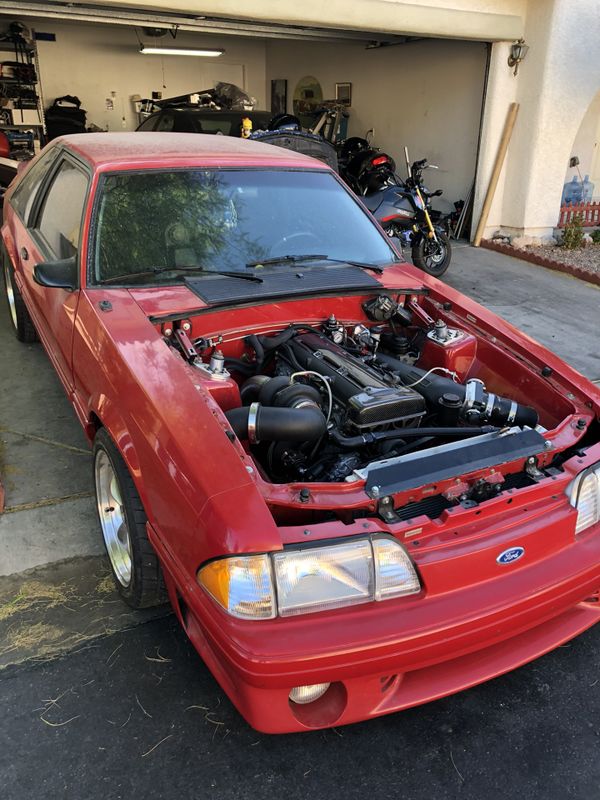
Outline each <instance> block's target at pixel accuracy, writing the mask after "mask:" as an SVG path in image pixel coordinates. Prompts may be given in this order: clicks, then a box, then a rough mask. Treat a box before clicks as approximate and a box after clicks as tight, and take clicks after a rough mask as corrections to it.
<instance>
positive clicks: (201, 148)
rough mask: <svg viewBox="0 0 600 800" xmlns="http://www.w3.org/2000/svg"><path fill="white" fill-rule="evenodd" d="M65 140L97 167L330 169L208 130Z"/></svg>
mask: <svg viewBox="0 0 600 800" xmlns="http://www.w3.org/2000/svg"><path fill="white" fill-rule="evenodd" d="M58 144H62V145H63V146H64V147H66V148H68V149H69V150H71V151H72V152H74V153H76V154H78V155H79V156H81V157H82V158H84V159H85V160H86V161H87V162H88V163H89V164H91V165H92V167H93V168H94V169H99V170H102V169H107V168H108V167H110V166H115V167H119V168H123V167H126V166H131V167H138V168H139V167H143V166H147V167H148V168H156V167H157V166H161V164H165V165H166V164H169V165H173V164H176V163H177V162H181V165H182V166H194V165H198V166H202V165H203V164H206V165H212V166H215V165H218V166H252V167H257V166H258V167H260V166H265V167H269V166H272V167H299V168H303V169H310V168H313V169H327V167H326V165H324V164H323V162H322V161H317V160H316V159H314V158H310V157H309V156H305V155H302V154H301V153H295V152H293V151H292V150H285V149H284V148H282V147H275V146H274V145H269V144H264V143H261V142H255V141H250V140H248V139H238V138H235V137H232V136H215V135H214V134H203V133H167V132H160V133H150V132H146V131H140V132H132V133H77V134H73V135H71V136H61V137H59V138H58V139H55V140H54V141H53V145H58Z"/></svg>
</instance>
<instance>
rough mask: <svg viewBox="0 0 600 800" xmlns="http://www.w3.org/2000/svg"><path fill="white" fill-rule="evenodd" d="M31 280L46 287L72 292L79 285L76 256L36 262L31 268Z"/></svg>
mask: <svg viewBox="0 0 600 800" xmlns="http://www.w3.org/2000/svg"><path fill="white" fill-rule="evenodd" d="M33 280H34V281H35V282H36V283H39V285H40V286H46V287H47V288H48V289H66V290H67V291H69V292H72V291H73V290H74V289H77V287H78V285H79V275H78V268H77V256H76V255H73V256H70V257H69V258H63V259H61V260H60V261H42V262H41V263H40V264H36V265H35V267H34V268H33Z"/></svg>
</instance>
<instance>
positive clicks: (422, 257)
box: [412, 231, 452, 278]
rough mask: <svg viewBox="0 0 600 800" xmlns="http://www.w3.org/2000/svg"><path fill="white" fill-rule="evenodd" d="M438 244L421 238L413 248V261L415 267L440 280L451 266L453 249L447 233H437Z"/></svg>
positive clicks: (424, 237)
mask: <svg viewBox="0 0 600 800" xmlns="http://www.w3.org/2000/svg"><path fill="white" fill-rule="evenodd" d="M435 235H436V237H437V242H436V241H435V240H434V239H429V238H428V237H427V236H420V237H419V241H418V242H416V243H415V244H414V245H413V247H412V260H413V264H414V265H415V267H418V268H419V269H422V270H423V272H426V273H427V274H428V275H433V276H434V277H436V278H439V277H440V276H441V275H443V274H444V272H446V270H447V269H448V267H449V266H450V259H451V258H452V248H451V246H450V239H449V238H448V236H447V235H446V234H445V233H441V232H438V231H436V234H435Z"/></svg>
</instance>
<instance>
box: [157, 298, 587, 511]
mask: <svg viewBox="0 0 600 800" xmlns="http://www.w3.org/2000/svg"><path fill="white" fill-rule="evenodd" d="M340 302H341V299H340V298H337V303H338V306H339V303H340ZM353 308H356V309H358V310H360V312H361V313H360V316H359V315H358V314H356V313H355V314H353V315H344V316H342V315H341V314H339V313H338V314H336V313H333V312H332V313H330V314H329V315H328V316H324V317H323V318H322V319H320V320H318V321H315V320H314V317H313V318H312V319H311V320H310V321H309V322H308V321H307V322H295V323H288V324H286V325H282V326H281V327H279V328H277V327H276V326H274V325H270V326H267V325H265V326H264V332H260V331H259V332H256V326H253V327H254V332H247V331H245V330H244V329H243V328H242V327H241V328H240V330H239V331H235V332H232V330H231V328H230V327H229V328H228V330H226V331H223V333H222V334H220V333H218V334H216V335H214V334H212V333H211V334H210V335H207V336H196V325H194V331H193V332H192V331H190V334H191V335H188V334H187V333H186V332H185V330H184V327H185V324H184V325H183V326H182V325H181V324H180V325H179V327H176V326H170V325H169V324H167V326H166V330H165V325H164V324H163V334H164V335H166V337H167V339H168V341H169V343H170V344H171V345H172V346H175V347H176V348H178V349H179V350H180V351H181V354H182V355H183V356H184V358H186V360H187V361H188V362H189V365H190V367H191V368H192V369H193V372H194V373H195V376H196V377H197V378H199V379H201V381H202V385H203V386H204V388H207V389H208V391H209V392H210V394H211V395H212V397H213V398H214V399H215V400H216V402H217V403H218V405H219V407H220V408H221V410H222V411H223V412H224V417H225V419H226V420H227V423H228V425H229V426H230V429H229V427H228V426H226V425H225V427H226V428H227V430H226V433H227V435H228V436H229V437H230V439H231V441H232V443H233V442H237V444H238V446H242V447H243V449H244V451H245V453H246V454H247V455H249V456H250V457H251V459H252V461H253V463H254V465H255V467H256V469H257V472H258V475H259V476H260V479H261V480H262V481H264V482H265V483H268V484H270V485H272V486H273V489H274V490H275V489H276V487H277V486H279V487H281V488H284V487H293V488H294V491H293V492H292V493H291V494H288V497H289V499H290V500H291V501H292V502H296V503H298V504H300V505H302V504H309V505H310V504H311V503H313V502H314V499H315V496H316V495H317V494H318V492H319V490H325V491H327V492H328V494H327V497H328V498H329V500H328V501H327V502H328V503H330V508H332V507H335V506H336V505H340V504H343V503H346V504H348V501H349V500H351V499H352V506H353V509H352V511H351V512H350V513H351V518H356V517H357V516H360V515H361V513H363V511H364V513H366V509H370V510H373V508H378V509H379V513H380V514H381V515H387V518H388V521H391V520H392V519H396V518H400V519H402V518H407V515H408V516H414V515H416V514H417V513H418V512H419V511H420V510H421V509H422V510H424V512H427V513H430V515H433V514H437V515H439V513H441V511H443V510H444V509H445V508H448V507H451V506H453V505H458V504H462V505H463V506H465V507H467V508H469V507H473V506H476V505H478V504H479V503H481V502H484V501H486V500H488V499H490V498H493V497H496V496H498V494H499V493H501V492H502V491H504V490H507V489H510V490H514V489H519V488H521V487H525V486H528V485H533V484H535V483H536V482H539V481H540V480H542V479H545V478H548V477H551V475H552V474H554V473H556V472H557V470H559V469H560V464H561V463H562V461H561V455H560V452H559V451H560V450H564V451H566V449H567V446H569V445H570V446H571V447H572V446H573V445H574V443H575V441H576V440H577V439H580V438H581V437H582V436H583V435H584V434H585V430H584V428H586V427H587V422H589V420H581V421H579V420H576V421H575V422H572V418H573V415H574V414H575V413H576V407H575V406H573V405H571V404H570V403H568V402H567V401H566V400H565V398H564V397H562V396H561V395H560V393H559V392H558V391H556V389H554V388H553V387H552V385H551V384H550V383H548V381H547V377H548V375H544V373H543V372H541V373H540V372H538V373H537V374H534V373H533V372H532V371H531V369H530V367H529V366H527V365H525V364H523V363H520V361H522V359H518V358H515V357H514V354H511V353H510V352H508V351H507V350H506V349H505V348H501V347H499V346H498V345H497V344H495V343H494V342H493V341H490V339H489V337H486V338H481V337H479V336H477V335H476V334H475V333H473V332H472V330H469V329H468V328H469V327H470V326H468V325H467V326H465V328H461V327H459V325H457V324H453V323H452V322H449V321H448V319H447V318H448V315H447V314H443V315H440V317H438V318H434V316H430V313H429V312H430V311H432V308H431V305H429V306H428V307H427V310H426V308H425V307H424V304H423V303H422V301H421V299H420V298H418V299H417V298H413V299H412V300H411V299H410V298H404V299H403V301H401V299H400V298H399V297H396V298H394V297H392V296H390V295H389V294H379V295H375V296H371V297H368V298H366V299H365V298H361V299H360V302H357V303H356V304H355V306H353ZM229 313H230V314H231V313H233V312H229ZM444 317H445V318H444ZM307 318H308V315H307ZM305 319H306V318H305ZM204 321H205V322H206V318H205V319H204ZM194 322H196V320H194ZM187 324H188V330H190V327H191V326H190V323H189V322H188V323H187ZM530 397H531V400H530V399H529V398H530ZM540 398H543V402H542V403H541V404H540V402H539V400H540ZM567 426H568V431H569V435H568V436H565V435H564V432H565V428H566V427H567ZM577 426H579V427H578V428H577ZM232 431H233V433H232ZM561 431H562V434H563V435H561ZM561 445H562V447H561ZM333 484H335V485H337V487H338V495H339V501H338V503H335V502H333V501H332V500H331V498H332V490H334V488H335V487H334V486H333ZM423 487H427V488H425V489H424V488H423ZM352 488H356V489H357V490H358V489H360V492H361V497H362V498H363V500H362V502H361V501H359V502H358V503H357V502H356V498H355V496H353V498H350V497H349V495H348V492H349V491H350V490H351V489H352ZM426 494H427V495H428V497H426V496H425V495H426ZM279 496H280V497H282V495H281V493H280V495H279ZM324 504H325V501H323V502H322V503H321V508H323V505H324ZM399 504H400V505H399ZM361 506H362V507H363V511H361ZM346 508H348V506H346ZM403 508H405V509H406V512H403V511H402V509H403ZM428 509H429V511H427V510H428Z"/></svg>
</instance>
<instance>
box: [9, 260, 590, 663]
mask: <svg viewBox="0 0 600 800" xmlns="http://www.w3.org/2000/svg"><path fill="white" fill-rule="evenodd" d="M447 277H448V283H450V284H451V285H452V286H454V287H456V288H457V289H460V290H461V291H462V292H464V293H466V294H468V295H471V296H472V297H474V298H475V299H477V300H479V301H480V302H481V303H483V304H484V305H487V306H489V307H490V308H492V309H493V310H494V311H496V312H497V313H498V314H500V315H501V316H504V317H506V318H507V319H508V320H509V321H511V322H512V323H513V324H514V325H516V326H517V327H519V328H521V329H522V330H523V331H525V332H527V333H528V334H530V335H531V336H533V337H534V338H536V339H538V340H539V341H540V342H542V343H543V344H545V345H546V346H547V347H549V348H550V349H552V350H555V351H556V352H557V353H558V354H559V355H561V356H562V357H563V358H564V359H565V360H566V361H568V362H570V363H571V364H572V365H573V366H574V367H576V368H577V369H578V370H580V371H581V372H582V373H583V374H584V375H587V377H589V378H592V379H598V378H600V348H599V347H598V320H599V318H600V289H599V288H597V287H595V286H592V285H591V284H587V283H583V282H581V281H578V280H576V279H574V278H570V277H568V276H565V275H561V274H558V273H555V272H550V271H548V270H545V269H543V268H541V267H536V266H533V265H530V264H527V263H525V262H522V261H518V260H516V259H513V258H509V257H507V256H503V255H500V254H498V253H494V252H492V251H488V250H475V249H473V248H471V247H469V246H461V245H457V246H456V247H455V253H454V261H453V264H452V266H451V268H450V271H449V273H448V276H447ZM0 343H1V346H0V375H1V376H2V392H1V394H0V474H2V480H3V482H4V486H5V490H6V511H5V513H4V514H3V515H1V516H0V612H1V608H2V602H3V599H4V602H6V603H12V600H11V598H12V597H13V596H14V593H15V591H16V592H20V593H21V594H22V589H21V588H20V587H22V585H23V581H26V586H27V591H26V592H25V595H26V597H25V598H23V597H22V598H21V600H20V602H19V603H17V604H16V605H15V604H14V603H12V605H11V606H10V607H11V610H12V612H13V613H11V614H10V615H9V616H5V617H4V618H3V617H2V614H1V613H0V667H1V666H2V665H5V664H7V663H14V662H15V661H19V660H22V659H23V658H26V657H29V656H31V655H36V656H39V655H45V654H50V653H53V652H55V651H56V650H62V649H66V648H69V647H70V646H72V644H73V643H74V642H81V641H83V640H86V639H88V638H91V637H93V636H96V635H98V634H102V633H105V632H106V631H114V630H117V629H119V628H121V627H124V626H129V625H131V624H133V622H134V621H135V620H138V619H140V617H138V616H135V615H133V614H132V613H131V612H129V611H127V610H126V609H125V607H124V606H123V605H122V604H121V603H120V601H119V600H118V598H117V596H116V594H115V592H114V590H113V589H112V588H111V583H110V579H109V578H108V572H107V566H106V562H105V558H104V555H103V546H102V543H101V537H100V532H99V528H98V523H97V520H96V516H95V509H94V502H93V498H92V481H91V458H90V453H89V449H88V446H87V443H86V441H85V438H84V436H83V433H82V431H81V429H80V427H79V425H78V423H77V421H76V419H75V414H74V412H73V410H72V408H71V406H70V404H69V403H68V402H67V400H66V398H65V396H64V393H63V390H62V387H61V385H60V384H59V381H58V379H57V377H56V376H55V373H54V371H53V369H52V367H51V366H50V363H49V361H48V359H47V358H46V355H45V353H44V352H43V350H42V347H41V346H40V345H39V344H37V345H23V344H20V343H19V342H17V341H16V339H14V337H13V336H12V334H11V331H10V329H9V321H8V317H7V312H6V308H5V303H4V302H3V301H2V303H0ZM25 571H29V572H25ZM24 573H25V574H24ZM1 576H10V577H4V578H2V577H1ZM57 585H60V586H62V587H63V589H62V592H63V594H65V593H66V596H68V597H69V599H70V602H69V604H68V605H69V607H70V608H71V613H69V614H65V613H64V603H61V602H59V599H58V598H57V596H56V591H55V590H56V586H57ZM32 587H33V588H32ZM52 598H54V600H52ZM42 610H43V614H44V616H43V621H42V620H41V619H40V614H41V612H42ZM33 620H35V621H36V622H35V624H36V625H38V628H37V629H36V631H37V633H36V636H31V635H28V634H27V631H28V630H29V629H30V627H31V625H32V621H33ZM40 625H41V626H42V627H39V626H40ZM3 626H4V633H5V635H4V644H2V633H3ZM15 631H16V632H17V634H18V635H15ZM21 634H23V635H21Z"/></svg>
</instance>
